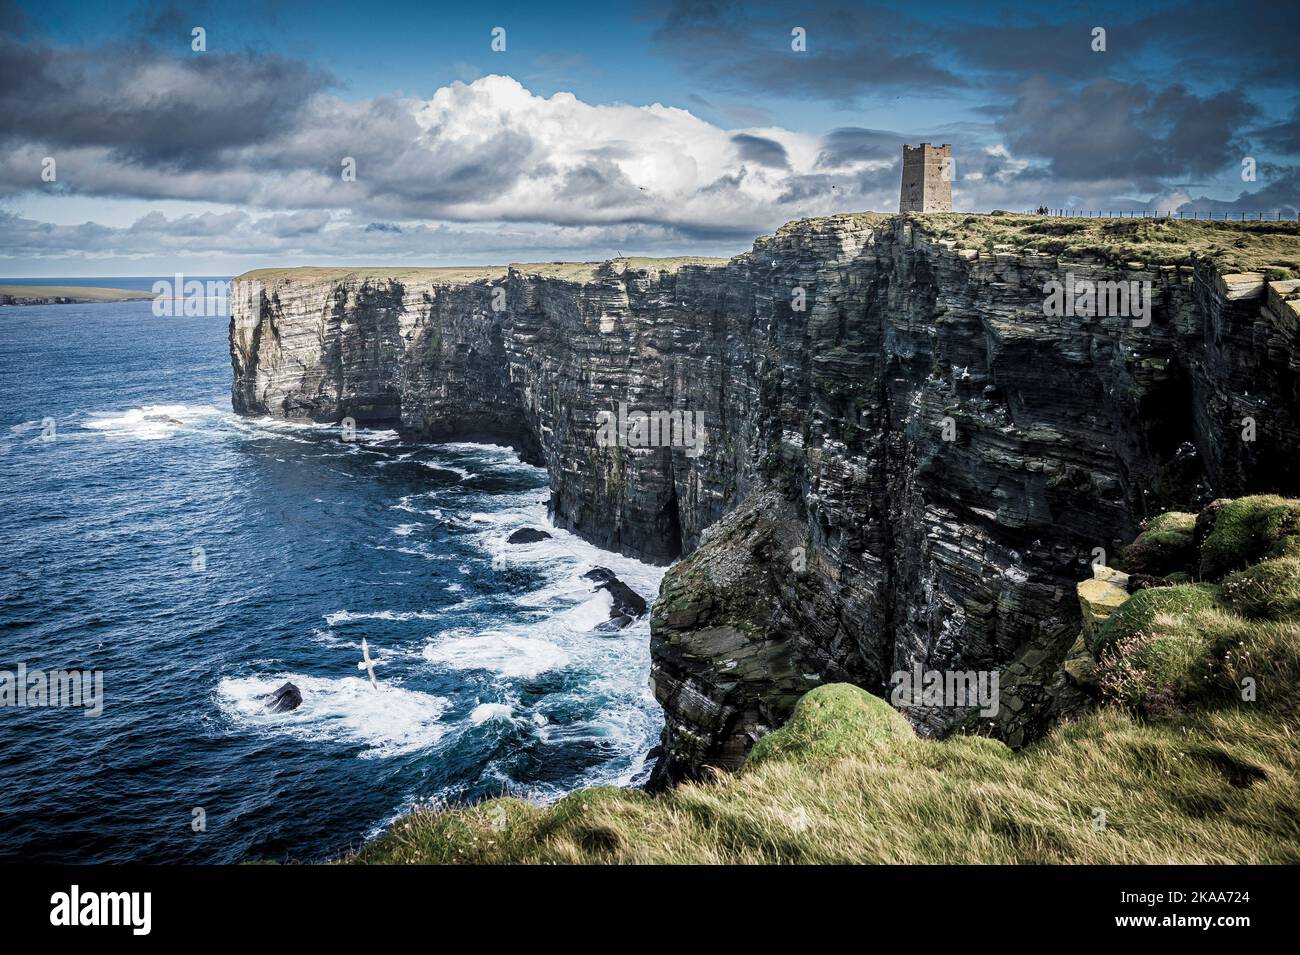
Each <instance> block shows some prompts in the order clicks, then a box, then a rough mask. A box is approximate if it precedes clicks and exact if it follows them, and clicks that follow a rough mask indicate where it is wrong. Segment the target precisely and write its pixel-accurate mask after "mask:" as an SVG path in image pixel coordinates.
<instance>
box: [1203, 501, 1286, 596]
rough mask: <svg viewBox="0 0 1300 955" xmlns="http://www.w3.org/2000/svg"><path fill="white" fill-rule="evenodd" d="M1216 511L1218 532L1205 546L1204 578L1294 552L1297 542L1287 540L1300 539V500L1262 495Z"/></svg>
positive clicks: (1208, 538) (1210, 535)
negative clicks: (1261, 559) (1262, 559)
mask: <svg viewBox="0 0 1300 955" xmlns="http://www.w3.org/2000/svg"><path fill="white" fill-rule="evenodd" d="M1211 508H1212V509H1215V508H1214V505H1211ZM1216 510H1217V514H1216V516H1215V518H1214V529H1213V530H1212V531H1210V534H1209V536H1208V537H1207V538H1206V539H1205V543H1204V544H1202V546H1201V565H1200V566H1201V577H1202V578H1205V579H1210V580H1215V579H1218V578H1219V577H1222V576H1223V575H1224V574H1226V573H1228V572H1229V571H1232V570H1239V569H1241V568H1243V567H1245V566H1247V565H1248V564H1251V563H1254V562H1255V561H1257V560H1259V559H1260V558H1262V557H1265V556H1280V555H1281V554H1282V553H1284V552H1294V550H1293V549H1294V547H1295V546H1296V543H1295V542H1294V541H1289V540H1287V538H1290V537H1296V536H1300V501H1292V500H1288V499H1286V498H1281V497H1278V496H1277V495H1274V494H1261V495H1256V496H1254V497H1242V498H1238V499H1237V500H1235V501H1227V502H1224V503H1223V504H1222V505H1221V507H1219V508H1217V509H1216Z"/></svg>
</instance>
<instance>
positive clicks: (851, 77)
mask: <svg viewBox="0 0 1300 955" xmlns="http://www.w3.org/2000/svg"><path fill="white" fill-rule="evenodd" d="M656 13H657V14H658V16H659V18H660V22H659V25H658V27H657V28H656V30H655V32H654V35H653V41H654V43H655V45H656V47H657V48H658V49H659V50H660V51H661V52H663V53H665V54H666V55H668V56H671V57H673V58H674V59H675V60H676V61H677V62H679V63H681V64H682V65H683V66H684V67H686V69H688V70H690V71H692V72H693V73H695V74H697V75H699V76H701V77H705V78H708V79H709V80H710V81H711V82H713V83H715V84H716V85H718V86H719V87H723V88H732V89H756V90H763V91H767V92H775V93H780V94H781V95H784V96H805V97H820V98H826V99H831V100H837V101H848V100H852V99H854V98H856V97H858V96H860V95H863V94H879V93H884V92H891V93H892V92H894V91H896V90H898V89H907V90H947V89H957V88H960V87H963V86H965V85H966V81H965V80H964V79H963V78H962V77H960V76H958V75H957V74H956V73H953V72H952V71H951V70H949V69H947V68H946V67H944V66H942V65H940V62H941V58H940V57H939V56H938V55H937V51H936V50H935V49H934V48H933V47H932V45H931V44H930V42H929V40H928V37H929V36H930V31H929V30H928V28H927V27H926V25H925V23H923V22H922V21H920V20H916V19H914V18H912V17H910V16H907V15H906V14H902V13H900V12H898V11H897V10H888V9H885V8H882V7H862V6H858V5H855V4H845V3H826V4H817V3H812V4H804V5H801V6H799V7H798V8H797V9H786V10H782V9H778V8H774V7H772V6H770V5H745V4H739V3H725V2H713V3H700V2H696V0H680V2H674V3H671V4H667V5H664V6H661V7H660V8H659V9H658V10H657V11H656ZM795 27H801V28H803V30H805V31H806V38H807V50H808V51H815V53H816V55H811V53H810V52H795V51H794V50H793V49H792V48H791V41H792V39H793V38H792V35H791V31H792V30H793V29H794V28H795Z"/></svg>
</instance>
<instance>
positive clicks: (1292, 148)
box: [1256, 106, 1300, 154]
mask: <svg viewBox="0 0 1300 955" xmlns="http://www.w3.org/2000/svg"><path fill="white" fill-rule="evenodd" d="M1256 135H1257V136H1258V137H1259V141H1260V142H1261V143H1263V144H1264V145H1265V146H1266V147H1268V148H1269V149H1276V150H1277V151H1278V152H1280V153H1288V154H1300V106H1298V107H1296V108H1295V109H1294V110H1293V111H1292V112H1291V117H1290V119H1287V120H1284V121H1283V122H1281V123H1277V124H1275V125H1272V126H1266V127H1264V128H1263V129H1260V130H1257V131H1256Z"/></svg>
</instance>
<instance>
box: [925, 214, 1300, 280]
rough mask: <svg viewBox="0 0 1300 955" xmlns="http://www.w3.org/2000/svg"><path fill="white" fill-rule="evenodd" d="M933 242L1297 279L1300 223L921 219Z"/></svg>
mask: <svg viewBox="0 0 1300 955" xmlns="http://www.w3.org/2000/svg"><path fill="white" fill-rule="evenodd" d="M916 221H917V223H918V225H919V227H920V228H921V229H923V230H924V231H925V232H926V233H928V234H929V235H931V236H933V237H934V238H936V239H953V240H954V241H956V242H957V244H958V246H959V247H960V248H966V249H977V250H979V251H981V252H990V253H991V252H993V251H995V248H994V247H995V246H999V245H1002V246H1010V247H1012V248H1013V249H1017V250H1019V249H1031V250H1034V251H1036V252H1043V253H1046V254H1051V255H1058V256H1063V257H1066V258H1084V257H1089V258H1098V259H1102V260H1106V261H1111V262H1117V263H1124V262H1133V261H1136V262H1142V263H1144V264H1145V265H1148V266H1153V265H1191V264H1192V263H1193V262H1194V261H1196V260H1198V259H1206V260H1209V261H1212V262H1213V263H1214V264H1215V266H1216V267H1217V268H1218V269H1219V270H1220V271H1222V272H1264V273H1266V274H1267V275H1268V276H1269V278H1271V279H1285V278H1294V277H1295V276H1296V275H1300V223H1297V222H1295V221H1291V222H1212V221H1211V222H1203V221H1196V220H1181V219H1119V218H1115V219H1071V218H1062V217H1058V216H1032V215H1010V214H1002V215H968V214H962V213H939V214H931V215H925V216H920V217H917V220H916Z"/></svg>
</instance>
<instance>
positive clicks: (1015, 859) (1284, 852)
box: [342, 498, 1300, 864]
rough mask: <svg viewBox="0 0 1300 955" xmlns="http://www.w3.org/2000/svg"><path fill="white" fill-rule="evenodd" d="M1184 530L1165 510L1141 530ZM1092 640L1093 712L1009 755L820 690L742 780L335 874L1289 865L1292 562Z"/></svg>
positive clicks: (1154, 596)
mask: <svg viewBox="0 0 1300 955" xmlns="http://www.w3.org/2000/svg"><path fill="white" fill-rule="evenodd" d="M1234 505H1236V506H1235V507H1234ZM1291 507H1300V502H1295V501H1286V500H1283V499H1280V498H1267V499H1262V498H1247V499H1242V500H1241V501H1237V502H1216V503H1215V504H1214V505H1212V506H1211V508H1210V511H1211V512H1212V513H1213V514H1214V515H1215V516H1216V517H1217V523H1216V525H1215V528H1214V531H1213V533H1212V534H1211V538H1210V539H1213V534H1218V533H1222V534H1223V535H1224V537H1222V538H1221V539H1220V541H1219V543H1218V544H1216V548H1217V550H1216V553H1219V555H1220V558H1219V562H1220V563H1224V564H1233V565H1235V564H1236V563H1251V561H1250V559H1249V558H1247V557H1245V556H1244V555H1245V554H1257V553H1259V552H1261V551H1273V552H1276V551H1277V550H1278V549H1279V546H1280V543H1279V542H1285V541H1287V540H1288V539H1289V540H1294V539H1295V538H1294V537H1292V538H1288V537H1286V536H1285V534H1283V533H1282V532H1283V531H1284V530H1285V529H1286V528H1287V527H1289V526H1290V524H1289V523H1288V521H1289V520H1290V518H1288V517H1286V515H1287V514H1289V513H1290V510H1289V509H1290V508H1291ZM1279 515H1281V517H1279ZM1209 516H1210V515H1209V514H1207V515H1205V517H1206V518H1208V517H1209ZM1225 518H1226V523H1225ZM1195 521H1196V516H1195V515H1189V514H1173V515H1162V516H1161V517H1159V518H1157V519H1155V520H1153V521H1152V522H1151V523H1150V525H1149V526H1148V533H1151V532H1154V533H1156V534H1170V533H1177V534H1187V533H1190V531H1191V530H1192V529H1193V528H1194V527H1195ZM1226 540H1231V541H1232V542H1234V543H1235V545H1236V546H1238V547H1240V548H1242V549H1243V550H1241V551H1239V552H1237V553H1235V554H1229V553H1228V551H1227V550H1226V548H1227V544H1226V543H1224V542H1225V541H1226ZM1205 546H1206V547H1208V546H1209V540H1207V541H1206V542H1205ZM1194 556H1196V555H1194ZM1200 556H1202V557H1203V556H1204V552H1202V554H1201V555H1200ZM1101 642H1102V647H1103V648H1102V651H1101V653H1100V655H1099V662H1098V665H1097V672H1098V678H1099V682H1100V685H1101V690H1102V693H1103V696H1104V701H1103V704H1102V705H1101V706H1100V707H1099V708H1097V709H1095V710H1093V711H1091V712H1089V713H1087V714H1086V715H1084V716H1083V717H1081V718H1080V719H1078V720H1076V721H1074V722H1067V723H1064V724H1061V725H1058V726H1057V727H1056V728H1054V729H1053V730H1052V731H1051V732H1049V733H1048V734H1047V736H1045V737H1044V738H1043V739H1041V740H1039V741H1037V742H1035V743H1033V744H1031V745H1029V746H1027V747H1025V748H1024V749H1023V750H1020V751H1018V752H1013V751H1011V750H1010V749H1008V748H1007V747H1006V746H1004V745H1003V744H1002V743H1000V742H997V741H995V740H992V739H987V738H984V737H981V736H955V737H950V738H948V739H945V740H934V739H923V738H920V737H917V736H916V735H915V734H914V733H913V732H912V730H911V727H910V726H909V724H908V723H907V721H906V720H905V719H904V718H903V717H902V716H901V715H900V714H899V713H898V712H896V711H895V710H894V709H893V708H892V707H890V706H889V704H887V703H886V702H885V701H884V700H882V699H879V698H877V697H874V696H872V695H871V694H869V693H867V692H865V691H864V690H861V689H859V688H857V687H853V686H849V685H847V684H830V685H827V686H823V687H819V688H818V689H816V690H813V691H812V692H810V693H808V694H807V695H805V696H804V697H803V698H802V699H801V700H800V701H799V703H798V705H797V706H796V708H795V711H794V714H793V716H792V717H791V719H790V720H789V721H788V722H787V723H786V724H785V725H784V726H783V727H781V728H780V729H778V730H776V731H775V732H773V733H770V734H768V735H767V736H764V737H763V738H762V739H761V740H759V741H758V743H757V744H756V745H755V746H754V749H753V750H752V752H751V753H750V755H749V758H748V760H747V761H746V762H745V764H744V766H743V767H742V769H741V770H740V771H739V772H738V773H735V774H728V773H723V772H715V773H713V774H712V776H711V777H710V778H709V779H707V780H705V781H703V782H694V783H684V784H682V785H680V786H678V787H676V788H674V789H672V790H670V791H668V792H665V793H662V794H658V795H648V794H646V793H644V792H640V791H636V790H627V789H616V788H612V787H604V788H598V789H587V790H581V791H579V792H575V793H572V794H570V795H568V796H566V797H565V798H563V799H561V800H559V801H558V802H556V803H555V804H554V805H552V806H549V807H543V806H538V805H533V804H531V803H528V802H525V801H522V800H518V799H511V798H502V799H494V800H488V801H487V802H483V803H480V804H478V805H476V806H470V807H464V808H456V809H447V808H439V809H436V810H434V811H423V812H417V813H413V814H411V815H409V816H406V817H405V818H403V819H401V820H399V821H398V822H397V823H396V824H395V825H394V826H393V827H392V828H391V829H390V830H389V831H388V832H386V833H385V834H384V835H382V836H381V837H380V838H378V839H376V840H375V841H374V842H372V843H370V844H369V845H367V846H366V847H364V848H363V849H361V850H360V851H359V852H357V853H355V854H353V855H351V856H349V857H348V858H346V859H344V860H342V861H344V862H349V863H397V864H402V863H462V864H467V863H531V864H539V863H540V864H556V863H558V864H567V863H696V864H699V863H704V864H709V863H848V862H867V863H961V864H997V863H1069V864H1121V863H1123V864H1166V863H1210V864H1224V863H1284V864H1296V863H1300V814H1298V813H1297V812H1296V805H1297V801H1298V800H1300V788H1298V787H1297V778H1300V733H1297V732H1296V727H1297V716H1298V715H1300V556H1295V555H1283V556H1278V557H1271V558H1268V559H1265V560H1264V561H1263V562H1258V563H1253V564H1251V566H1249V567H1248V568H1247V569H1245V570H1241V571H1237V572H1234V573H1232V574H1230V575H1229V576H1228V577H1227V578H1226V579H1225V580H1224V581H1223V582H1222V586H1220V585H1218V584H1216V583H1213V582H1209V581H1203V582H1201V583H1196V584H1186V585H1179V586H1172V587H1158V588H1151V589H1146V590H1141V591H1138V592H1137V593H1136V594H1134V595H1133V596H1132V597H1130V598H1129V600H1128V601H1127V602H1126V603H1125V604H1124V605H1122V606H1121V607H1120V608H1119V610H1117V611H1116V612H1115V613H1114V614H1113V615H1112V616H1111V618H1110V619H1109V620H1108V621H1107V622H1106V624H1105V626H1104V627H1103V628H1102V641H1101Z"/></svg>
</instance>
